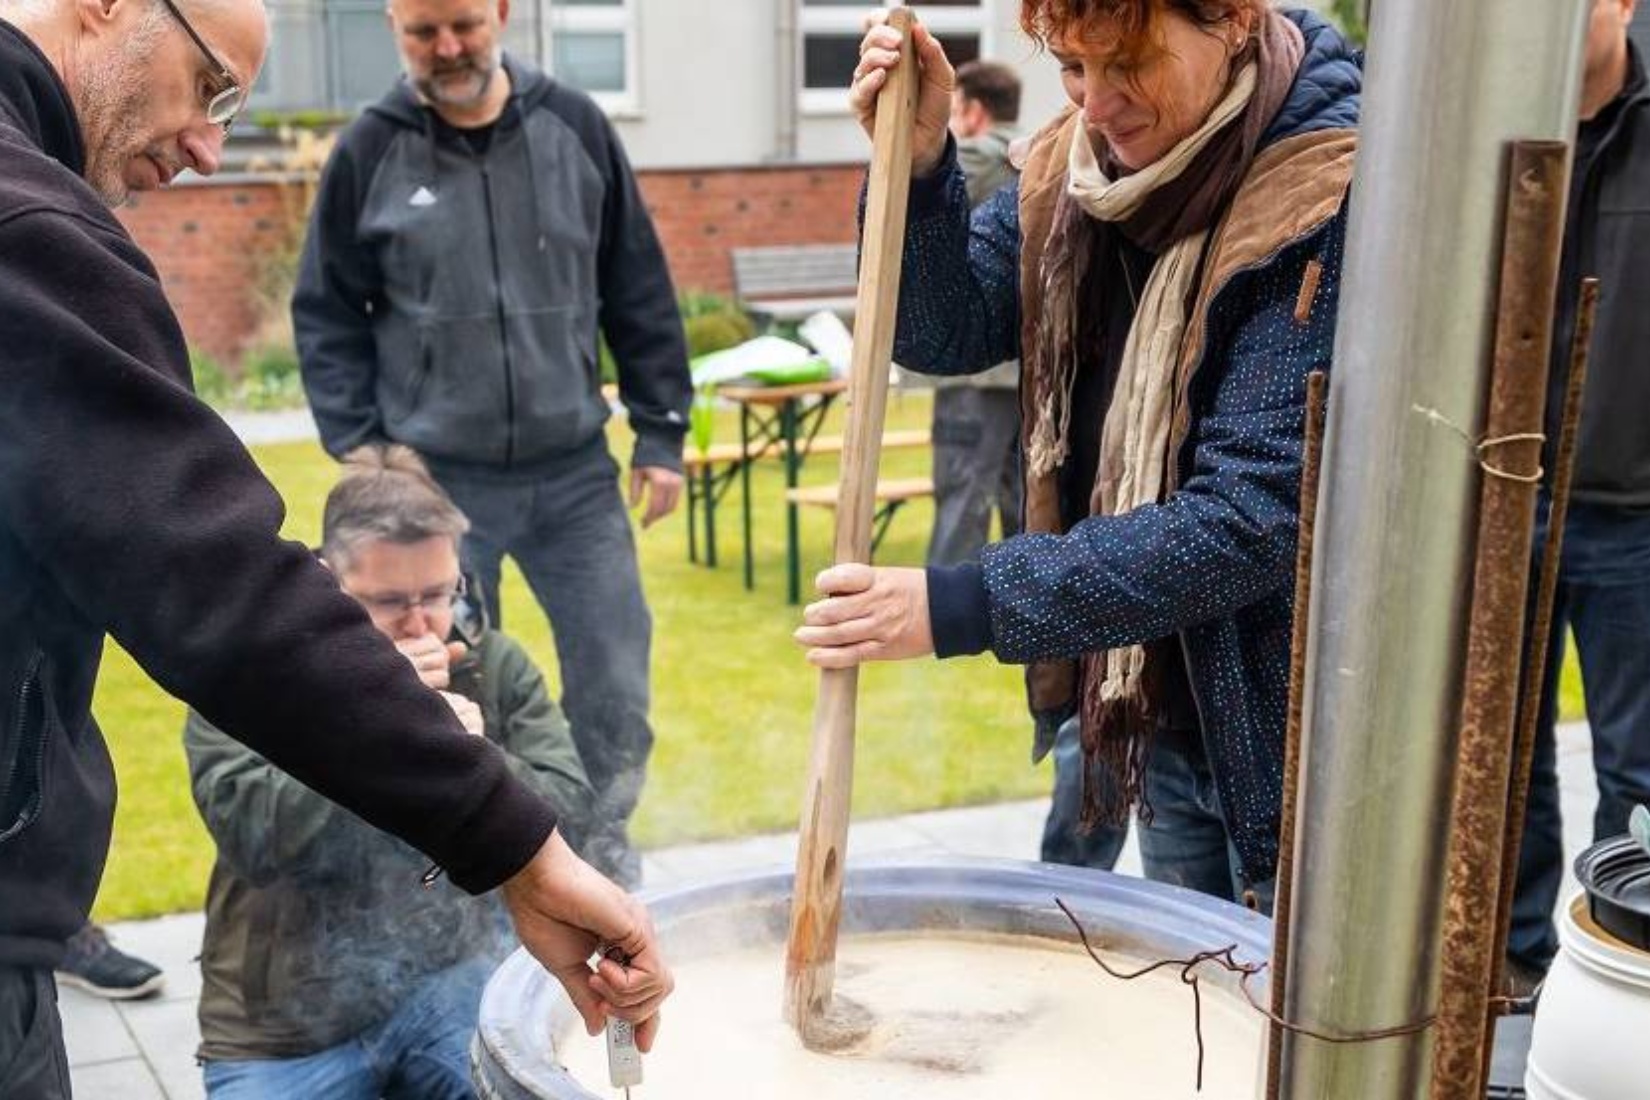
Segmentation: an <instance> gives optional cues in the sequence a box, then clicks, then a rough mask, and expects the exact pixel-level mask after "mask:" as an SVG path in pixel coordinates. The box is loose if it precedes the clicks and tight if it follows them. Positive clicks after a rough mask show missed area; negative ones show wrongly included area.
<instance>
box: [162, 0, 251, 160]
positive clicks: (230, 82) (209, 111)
mask: <svg viewBox="0 0 1650 1100" xmlns="http://www.w3.org/2000/svg"><path fill="white" fill-rule="evenodd" d="M160 2H161V3H162V4H165V5H166V10H167V11H169V12H171V13H172V18H173V19H176V20H177V21H178V26H180V27H182V28H183V33H184V34H187V35H188V36H189V38H190V39H191V40H192V41H193V42H194V43H195V45H196V47H198V48H199V49H200V52H201V56H203V57H205V58H206V63H207V64H208V65H210V66H211V67H212V70H213V74H214V76H215V78H216V79H217V81H218V84H219V85H220V87H219V89H218V90H217V91H216V92H213V93H212V96H211V98H209V99H208V100H207V101H206V121H208V122H210V123H212V125H214V126H222V127H223V132H224V133H226V134H227V133H228V132H229V127H230V126H231V125H232V124H233V123H234V121H235V115H236V114H238V113H239V112H240V109H241V100H242V98H243V95H242V91H241V85H240V82H239V81H237V80H236V79H235V74H234V73H232V72H230V71H229V66H228V65H225V64H224V63H223V62H222V61H219V60H218V57H217V55H216V54H214V53H213V52H212V51H211V50H210V49H208V48H207V45H206V42H205V41H204V40H202V38H201V36H200V35H199V34H197V33H195V28H194V27H192V26H190V24H189V20H187V19H185V18H184V17H183V12H181V11H179V10H178V6H177V4H175V3H173V2H172V0H160Z"/></svg>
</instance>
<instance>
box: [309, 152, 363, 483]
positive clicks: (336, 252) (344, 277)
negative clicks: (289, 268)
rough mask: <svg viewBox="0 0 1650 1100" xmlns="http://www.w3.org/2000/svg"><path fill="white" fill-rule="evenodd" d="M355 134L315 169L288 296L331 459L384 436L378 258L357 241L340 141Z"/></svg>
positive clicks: (355, 202) (350, 177) (357, 188)
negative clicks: (314, 189) (375, 326)
mask: <svg viewBox="0 0 1650 1100" xmlns="http://www.w3.org/2000/svg"><path fill="white" fill-rule="evenodd" d="M356 132H357V131H356V130H354V129H352V130H351V131H349V132H348V133H347V134H346V141H345V142H344V143H341V144H340V145H339V146H338V148H337V150H336V151H335V152H334V153H333V155H332V159H331V160H330V161H329V162H328V163H327V167H326V171H325V172H323V173H322V174H321V187H320V191H319V192H318V193H317V195H316V199H315V209H314V210H313V212H312V213H311V215H310V223H309V232H308V233H307V234H306V236H305V239H304V250H303V255H302V257H301V259H300V261H299V267H298V281H297V285H296V287H295V288H294V290H293V295H292V331H293V335H294V336H295V337H296V339H297V343H298V362H299V365H300V368H301V371H302V374H303V380H304V392H305V394H306V395H307V396H308V398H309V407H310V410H311V412H312V413H313V414H314V416H315V426H316V428H317V429H318V430H319V432H320V435H321V444H322V446H324V447H326V449H327V452H328V453H329V454H331V455H332V456H333V457H334V458H337V457H341V456H342V455H344V454H346V453H348V452H349V451H351V450H353V449H354V448H356V447H359V446H361V445H362V444H364V443H372V442H377V441H379V440H381V439H382V438H383V436H384V427H383V422H382V418H381V414H380V411H379V408H378V400H377V396H376V394H375V383H376V380H377V377H378V350H377V345H376V344H375V342H374V340H373V335H372V316H371V310H372V308H373V305H374V303H375V302H377V301H379V299H380V297H381V293H382V287H383V279H382V278H381V276H380V275H379V271H378V261H377V257H376V256H374V255H373V254H372V252H371V250H369V249H366V248H363V247H362V246H361V245H360V244H359V243H358V242H357V239H356V224H357V221H358V219H359V218H360V213H361V195H362V193H363V189H364V187H365V185H366V181H365V180H364V179H361V178H360V168H359V165H358V163H357V150H356V149H355V148H354V146H353V145H352V144H350V143H349V142H348V140H347V139H348V138H349V137H351V136H353V135H354V134H355V133H356Z"/></svg>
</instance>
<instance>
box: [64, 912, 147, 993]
mask: <svg viewBox="0 0 1650 1100" xmlns="http://www.w3.org/2000/svg"><path fill="white" fill-rule="evenodd" d="M57 980H58V981H59V982H62V983H63V984H64V985H72V986H78V987H79V988H81V989H84V990H85V991H86V992H88V993H91V994H93V995H94V996H98V997H107V998H109V999H110V1000H114V1001H131V1000H136V999H138V998H140V997H152V996H154V995H155V994H156V993H159V992H160V987H161V986H162V985H164V984H165V983H166V976H165V975H164V974H162V973H161V971H160V967H158V966H155V965H153V964H152V963H147V962H144V961H143V960H142V959H139V958H134V957H133V956H131V955H127V954H125V953H124V952H121V951H117V950H115V948H114V947H113V946H111V945H110V943H109V934H108V933H107V932H105V931H103V929H101V928H99V927H98V926H97V925H95V924H92V923H91V922H90V921H88V922H87V923H86V927H84V928H82V929H81V930H80V931H78V932H76V933H75V934H74V935H73V936H70V937H69V950H68V952H67V954H65V955H64V956H63V961H62V962H60V963H58V964H57Z"/></svg>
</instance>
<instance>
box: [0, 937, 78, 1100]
mask: <svg viewBox="0 0 1650 1100" xmlns="http://www.w3.org/2000/svg"><path fill="white" fill-rule="evenodd" d="M0 1097H5V1100H68V1097H69V1058H68V1055H67V1054H65V1053H64V1050H63V1021H62V1020H61V1019H59V1017H58V1015H57V983H56V982H55V981H53V980H52V972H51V971H50V970H46V969H35V968H31V967H17V966H0Z"/></svg>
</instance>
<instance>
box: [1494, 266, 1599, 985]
mask: <svg viewBox="0 0 1650 1100" xmlns="http://www.w3.org/2000/svg"><path fill="white" fill-rule="evenodd" d="M1597 313H1598V280H1597V279H1591V278H1589V279H1583V280H1582V283H1581V299H1580V301H1579V302H1578V304H1577V306H1576V331H1575V336H1574V338H1573V339H1572V340H1571V341H1570V374H1569V378H1568V379H1567V381H1566V384H1565V390H1564V415H1563V417H1562V419H1561V421H1560V423H1559V429H1558V442H1557V444H1556V445H1555V446H1554V448H1553V469H1552V479H1551V481H1550V482H1549V486H1550V489H1549V492H1550V495H1551V499H1552V506H1551V508H1550V509H1549V510H1548V513H1547V541H1546V543H1545V544H1544V546H1543V548H1542V551H1541V575H1540V578H1539V580H1537V582H1536V591H1535V603H1534V606H1533V608H1532V613H1531V625H1530V635H1529V638H1530V642H1529V646H1528V649H1527V651H1526V653H1525V655H1524V688H1523V698H1522V700H1521V701H1520V702H1519V710H1518V730H1517V734H1516V737H1515V740H1514V742H1513V772H1512V781H1511V785H1510V789H1509V791H1508V798H1507V829H1506V832H1505V833H1504V834H1503V835H1502V841H1501V843H1502V865H1501V898H1500V902H1499V904H1498V905H1497V907H1496V922H1495V955H1494V960H1495V965H1496V982H1495V984H1496V987H1497V988H1499V987H1500V986H1501V985H1502V984H1503V981H1502V973H1503V970H1504V968H1505V965H1506V958H1507V935H1508V932H1509V928H1510V926H1511V924H1512V903H1513V891H1514V889H1515V888H1516V887H1517V885H1518V850H1519V847H1520V846H1521V845H1522V843H1523V839H1524V816H1525V812H1526V810H1527V809H1528V805H1529V795H1530V772H1531V771H1532V770H1534V761H1535V727H1536V723H1537V722H1538V721H1540V719H1541V696H1542V681H1543V680H1544V679H1545V677H1546V671H1547V640H1548V638H1549V636H1550V635H1551V634H1552V624H1553V597H1554V596H1555V595H1556V593H1557V592H1558V567H1559V560H1560V558H1559V555H1560V554H1562V553H1563V550H1564V520H1565V518H1566V517H1567V516H1568V515H1569V511H1570V479H1571V475H1572V474H1573V473H1574V472H1575V453H1576V434H1577V431H1578V430H1579V428H1580V426H1581V394H1582V388H1583V387H1584V386H1585V385H1586V382H1587V355H1588V349H1589V348H1590V347H1591V346H1592V342H1593V318H1594V317H1595V316H1596V315H1597ZM1491 1011H1492V1015H1499V1013H1498V1012H1495V1011H1494V1009H1493V1008H1492V1010H1491Z"/></svg>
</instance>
